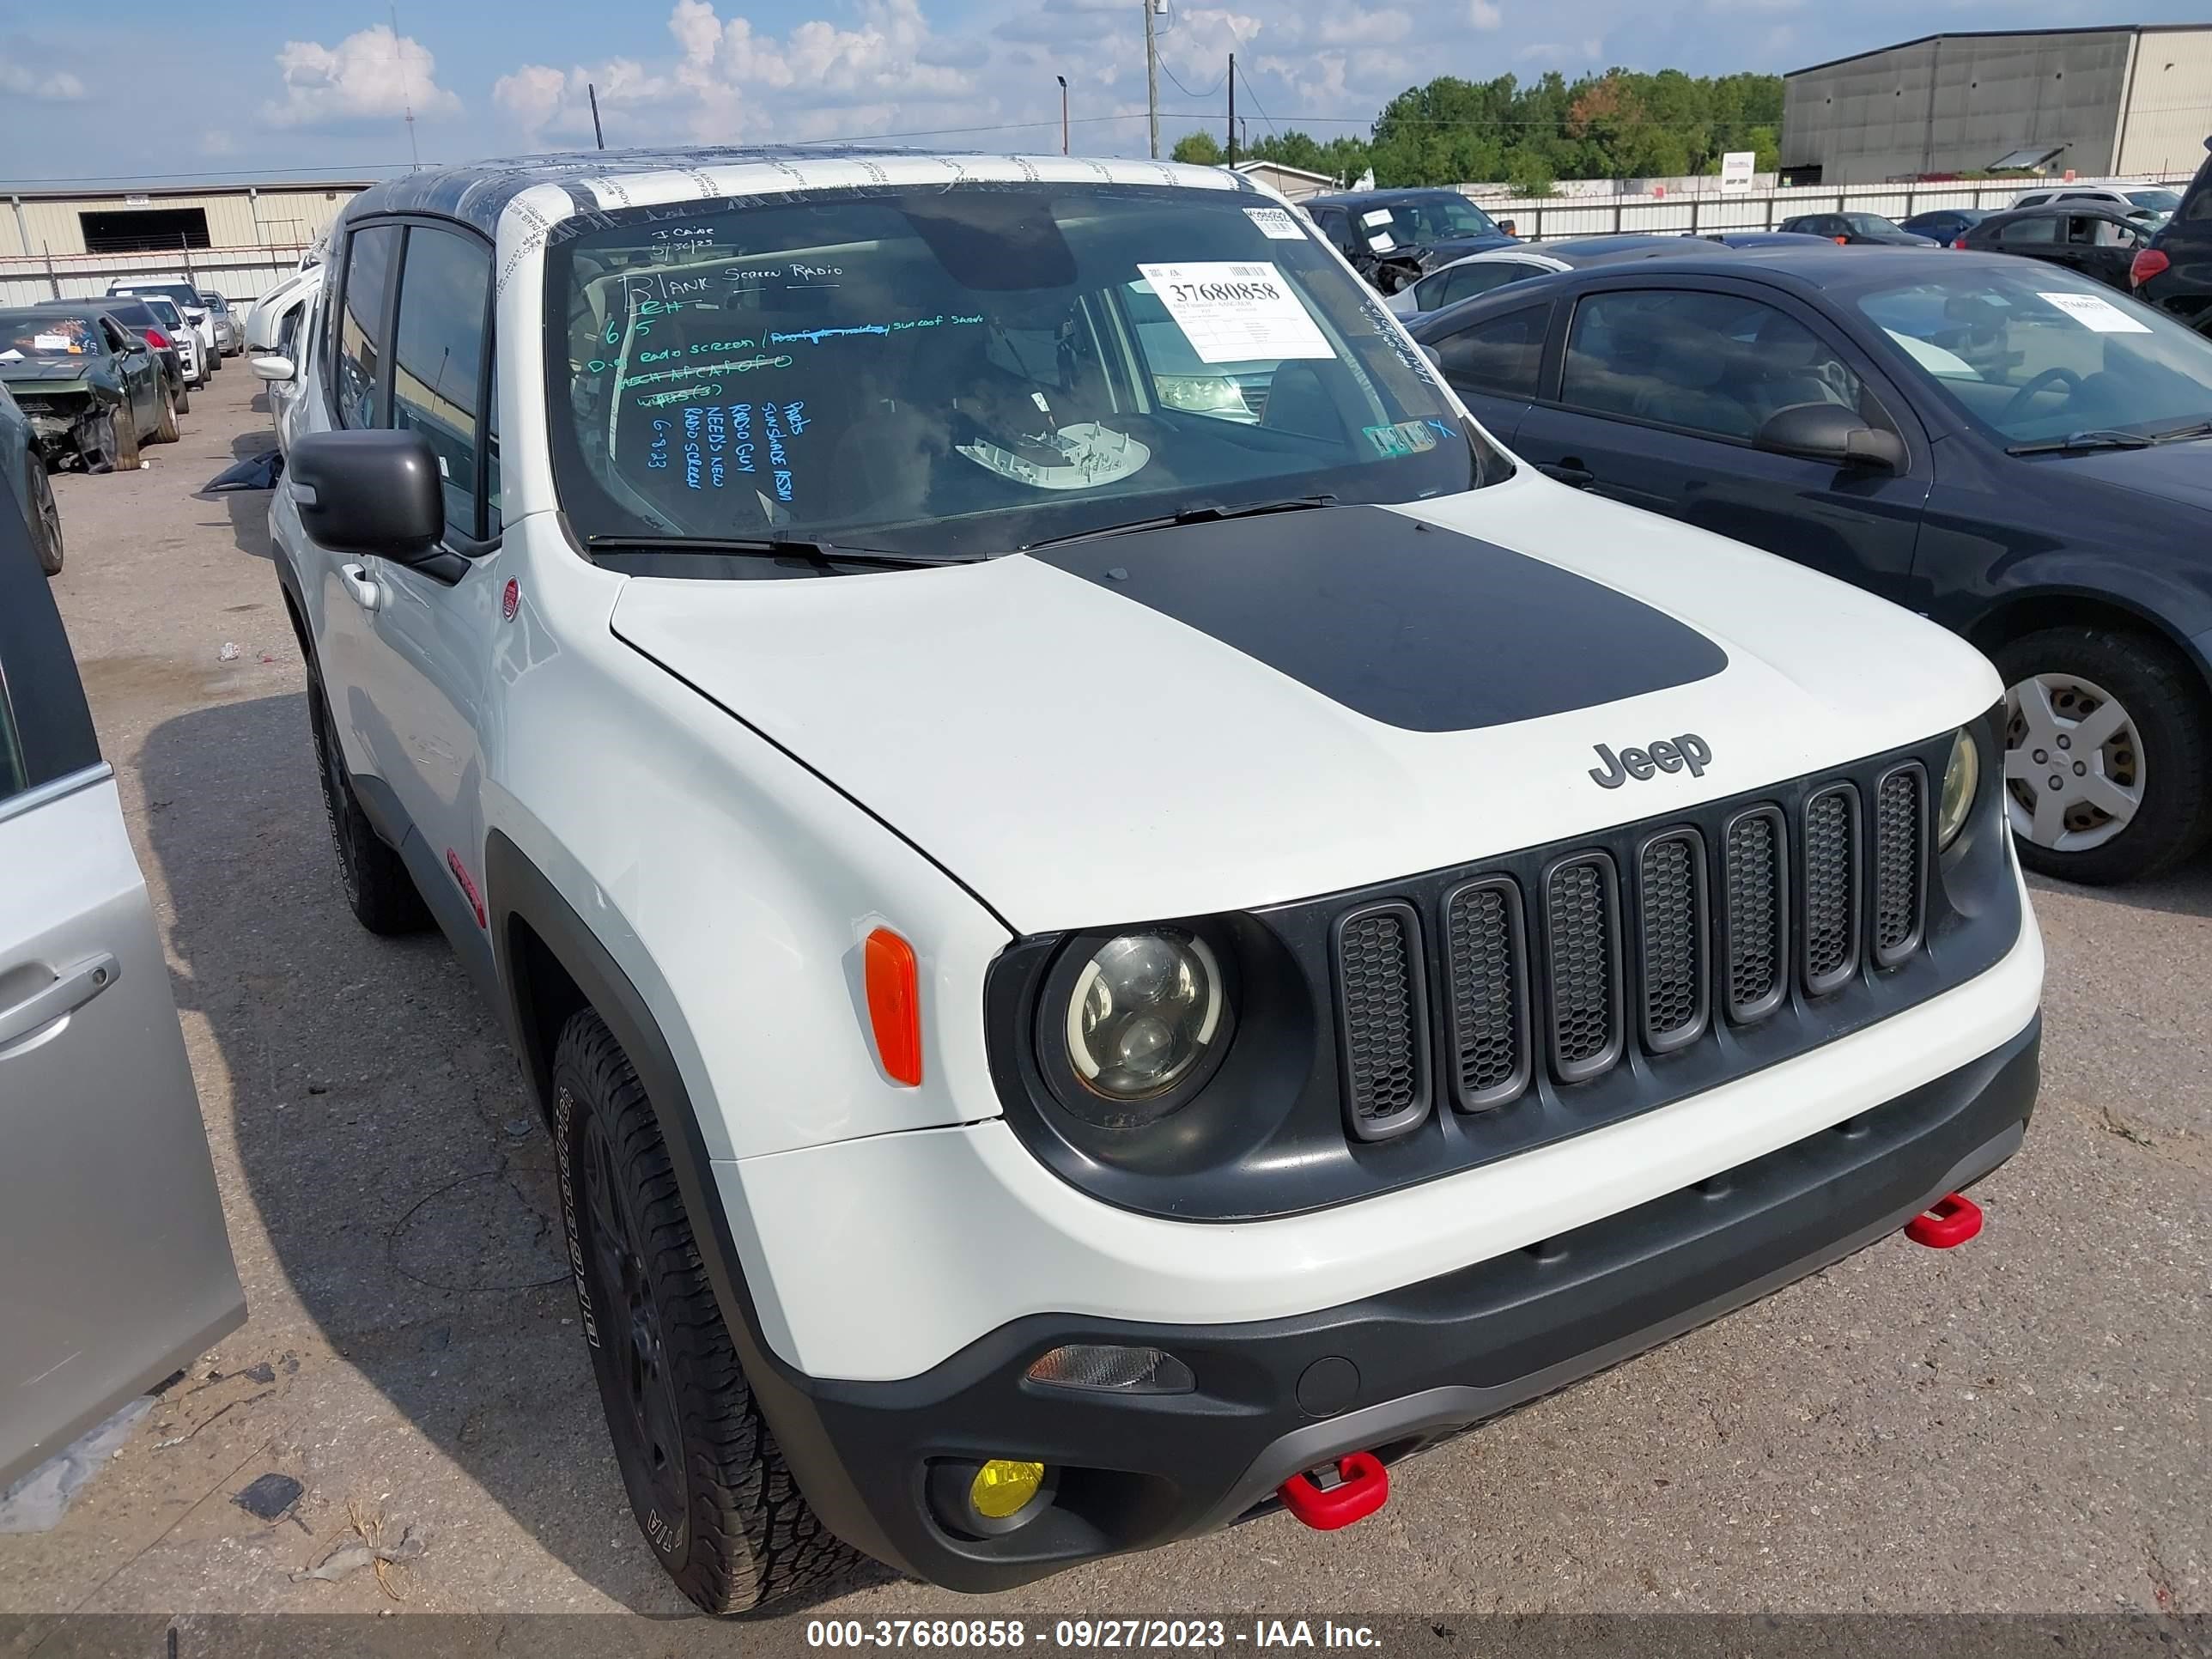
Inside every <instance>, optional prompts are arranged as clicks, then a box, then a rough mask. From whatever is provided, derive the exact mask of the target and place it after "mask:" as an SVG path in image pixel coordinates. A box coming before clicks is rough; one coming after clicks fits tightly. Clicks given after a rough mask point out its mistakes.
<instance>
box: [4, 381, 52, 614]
mask: <svg viewBox="0 0 2212 1659" xmlns="http://www.w3.org/2000/svg"><path fill="white" fill-rule="evenodd" d="M0 487H4V488H6V489H8V490H9V492H10V494H11V495H12V496H13V498H14V501H15V508H16V510H17V513H19V514H20V516H21V519H22V520H23V528H24V531H25V532H26V533H27V535H28V536H29V538H30V544H31V551H32V553H33V555H34V556H36V557H37V559H38V562H39V568H40V569H41V570H43V571H45V572H46V574H48V575H49V576H55V575H58V574H61V568H62V510H61V508H60V507H59V506H58V505H57V504H56V502H55V501H54V486H53V481H52V479H51V478H49V477H46V461H45V459H44V458H42V457H41V456H40V453H39V446H38V444H37V442H36V441H34V440H33V437H32V435H31V420H30V416H27V415H26V414H24V413H23V410H22V405H21V404H18V403H17V402H16V401H15V394H14V393H13V392H9V390H8V388H7V387H6V386H0Z"/></svg>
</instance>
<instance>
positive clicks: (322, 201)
mask: <svg viewBox="0 0 2212 1659" xmlns="http://www.w3.org/2000/svg"><path fill="white" fill-rule="evenodd" d="M366 188H368V185H367V184H366V183H365V182H364V181H362V180H360V179H344V180H330V181H324V182H318V183H313V184H302V183H300V182H297V181H293V182H288V183H281V184H237V185H229V184H225V185H173V186H168V187H166V188H164V187H149V188H147V189H143V190H101V191H87V190H57V189H51V188H46V187H40V188H31V187H27V186H26V187H21V188H18V187H15V186H13V185H5V184H0V198H4V199H0V303H16V304H20V303H21V302H23V301H29V300H43V299H52V298H70V299H74V298H76V297H78V296H80V295H93V294H102V293H105V292H106V289H107V284H108V283H110V282H112V281H113V280H115V279H116V278H117V277H121V276H143V275H147V274H149V273H152V272H155V271H163V270H170V271H173V270H189V271H191V273H192V275H193V277H194V279H195V280H196V281H197V280H202V279H204V281H205V283H206V285H208V286H211V287H213V288H215V289H216V290H217V291H219V292H220V293H222V295H225V296H226V297H227V298H229V299H233V300H250V299H252V298H254V297H255V296H257V295H260V294H262V293H264V292H266V291H267V290H268V289H270V288H271V287H273V286H275V284H276V281H277V280H278V278H279V277H280V276H282V275H283V273H284V272H286V271H288V270H290V269H291V268H292V267H293V266H294V265H295V264H296V263H297V262H298V259H299V257H300V255H301V253H303V252H306V251H307V249H308V248H310V247H312V246H314V244H315V241H316V240H317V239H318V238H319V237H320V236H321V235H322V234H323V233H324V232H325V230H327V229H329V228H330V225H331V221H332V220H334V219H336V218H337V216H338V215H339V213H341V212H342V211H343V210H344V208H345V204H347V203H348V202H349V201H351V200H352V199H353V197H355V196H356V195H357V194H358V193H359V192H360V191H362V190H365V189H366Z"/></svg>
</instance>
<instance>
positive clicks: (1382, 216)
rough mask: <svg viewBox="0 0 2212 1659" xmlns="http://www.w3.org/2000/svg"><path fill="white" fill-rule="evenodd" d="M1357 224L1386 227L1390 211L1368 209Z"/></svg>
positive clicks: (1386, 209) (1385, 209)
mask: <svg viewBox="0 0 2212 1659" xmlns="http://www.w3.org/2000/svg"><path fill="white" fill-rule="evenodd" d="M1359 222H1360V223H1361V224H1363V225H1387V224H1389V222H1390V210H1389V208H1370V209H1368V210H1367V211H1366V212H1364V213H1363V214H1361V215H1360V216H1359Z"/></svg>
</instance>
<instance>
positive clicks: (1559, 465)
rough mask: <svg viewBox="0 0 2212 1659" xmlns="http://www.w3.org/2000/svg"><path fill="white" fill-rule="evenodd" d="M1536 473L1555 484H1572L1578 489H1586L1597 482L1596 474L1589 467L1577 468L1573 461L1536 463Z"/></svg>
mask: <svg viewBox="0 0 2212 1659" xmlns="http://www.w3.org/2000/svg"><path fill="white" fill-rule="evenodd" d="M1536 471H1539V472H1541V473H1542V474H1543V475H1544V476H1545V477H1547V478H1550V479H1552V480H1553V482H1555V483H1563V484H1572V485H1573V486H1574V487H1575V488H1576V489H1586V488H1587V487H1588V486H1589V485H1591V484H1594V483H1596V482H1597V474H1596V473H1595V472H1592V471H1589V469H1588V468H1587V467H1580V466H1577V465H1575V464H1574V463H1573V462H1571V461H1559V462H1556V463H1553V462H1547V461H1539V462H1537V463H1536Z"/></svg>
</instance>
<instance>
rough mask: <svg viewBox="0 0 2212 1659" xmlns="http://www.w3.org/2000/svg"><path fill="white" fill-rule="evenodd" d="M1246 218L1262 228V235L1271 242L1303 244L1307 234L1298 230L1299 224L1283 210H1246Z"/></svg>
mask: <svg viewBox="0 0 2212 1659" xmlns="http://www.w3.org/2000/svg"><path fill="white" fill-rule="evenodd" d="M1244 216H1245V217H1246V218H1247V219H1249V220H1250V221H1251V222H1253V223H1254V224H1255V225H1257V226H1259V227H1260V234H1261V235H1262V236H1265V237H1266V238H1267V240H1269V241H1271V242H1303V241H1304V240H1305V239H1306V234H1305V232H1304V231H1303V230H1300V229H1299V228H1298V222H1297V220H1295V219H1293V218H1291V216H1290V213H1289V212H1288V210H1285V209H1283V208H1246V209H1245V210H1244Z"/></svg>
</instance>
